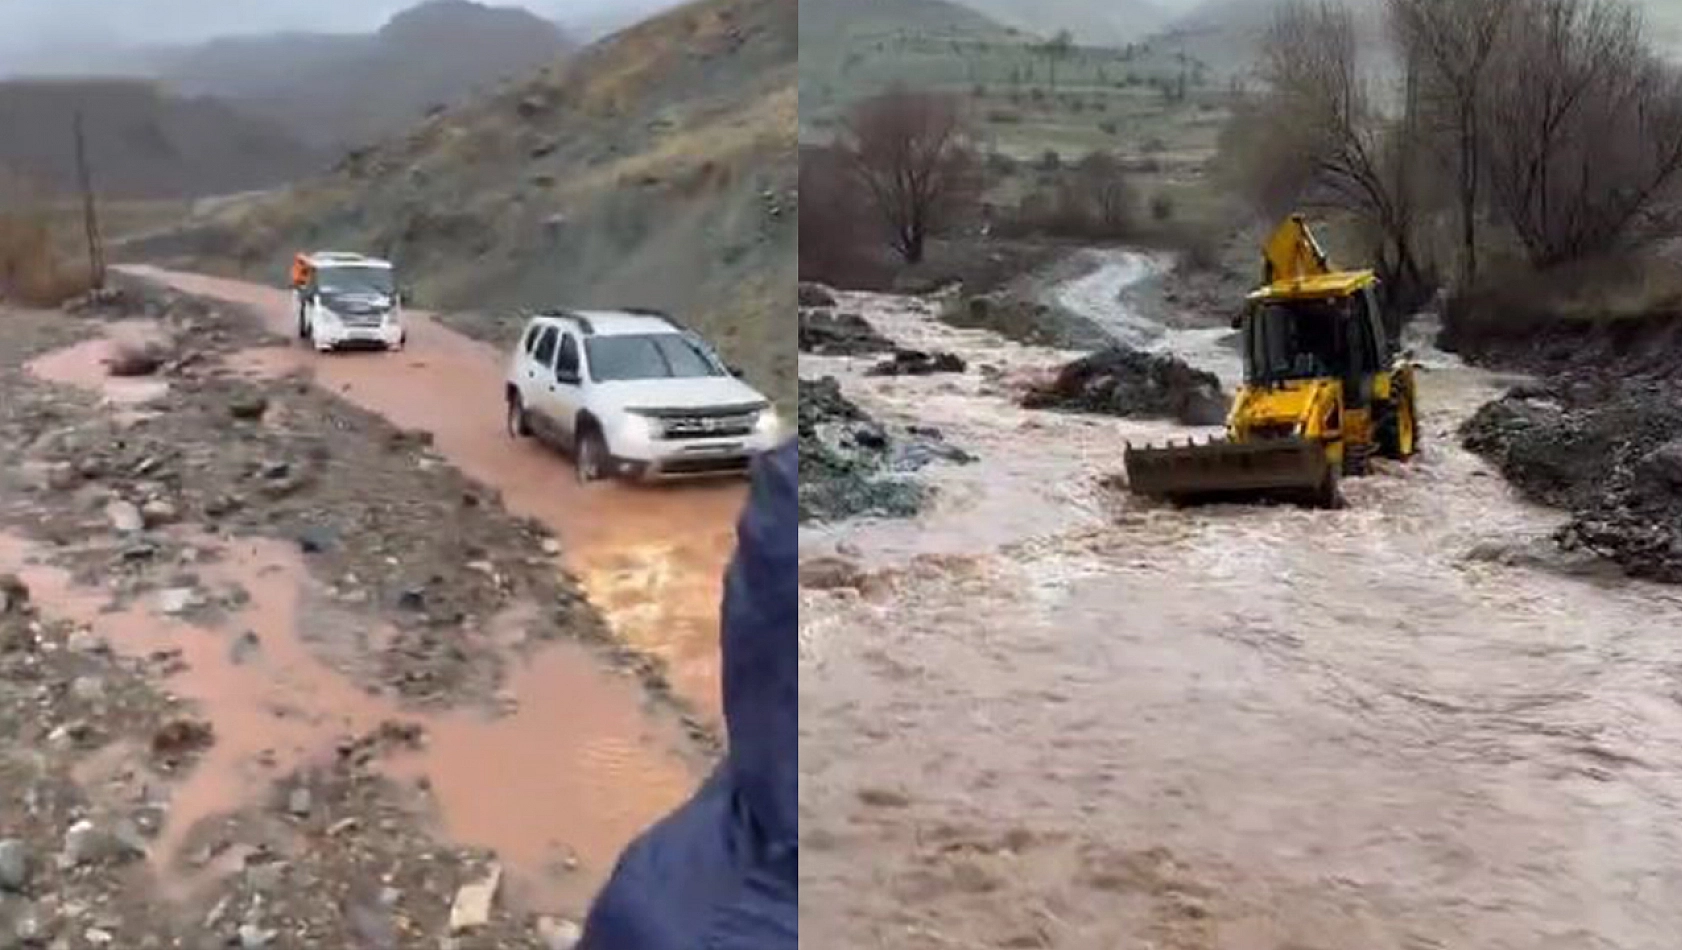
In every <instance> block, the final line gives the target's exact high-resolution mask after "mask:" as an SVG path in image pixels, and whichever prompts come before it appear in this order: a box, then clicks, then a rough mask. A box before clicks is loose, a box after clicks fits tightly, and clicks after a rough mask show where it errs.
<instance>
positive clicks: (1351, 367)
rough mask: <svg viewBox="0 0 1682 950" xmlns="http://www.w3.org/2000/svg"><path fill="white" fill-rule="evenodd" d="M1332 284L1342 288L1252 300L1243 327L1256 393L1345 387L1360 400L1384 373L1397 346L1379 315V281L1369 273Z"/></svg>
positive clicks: (1278, 291) (1285, 291) (1266, 294)
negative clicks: (1333, 382)
mask: <svg viewBox="0 0 1682 950" xmlns="http://www.w3.org/2000/svg"><path fill="white" fill-rule="evenodd" d="M1327 276H1328V277H1330V278H1341V280H1340V281H1339V282H1338V283H1337V284H1333V282H1332V281H1330V280H1326V281H1319V282H1316V283H1319V284H1325V285H1328V286H1304V285H1303V282H1300V281H1298V282H1292V283H1291V284H1289V285H1285V286H1283V287H1281V286H1280V285H1274V286H1272V287H1268V288H1264V289H1263V290H1261V291H1258V292H1257V293H1256V294H1253V295H1252V296H1251V298H1250V301H1249V306H1248V307H1247V308H1246V311H1245V313H1244V315H1243V318H1242V319H1241V320H1240V321H1239V322H1240V326H1241V329H1242V333H1243V348H1244V376H1245V380H1246V381H1247V382H1249V383H1250V384H1251V385H1254V386H1264V387H1266V386H1279V385H1284V384H1287V383H1291V382H1297V381H1307V380H1313V379H1342V380H1343V381H1344V382H1345V384H1346V389H1347V390H1350V391H1352V392H1356V395H1357V399H1359V398H1360V396H1359V393H1358V391H1359V390H1362V389H1365V388H1369V387H1370V380H1371V378H1372V377H1373V376H1374V375H1375V374H1377V373H1380V372H1382V371H1383V369H1384V368H1385V364H1386V362H1387V361H1388V359H1389V357H1390V355H1391V353H1390V350H1391V348H1392V346H1391V343H1390V342H1389V341H1388V340H1387V339H1386V337H1385V333H1384V325H1383V321H1382V320H1381V319H1380V317H1379V313H1378V307H1377V304H1376V295H1375V294H1374V292H1373V288H1374V286H1375V285H1376V281H1375V280H1373V279H1372V278H1371V277H1370V275H1366V274H1363V273H1354V274H1333V275H1327ZM1362 380H1368V381H1369V382H1368V384H1367V385H1365V386H1364V385H1363V384H1362V383H1361V381H1362Z"/></svg>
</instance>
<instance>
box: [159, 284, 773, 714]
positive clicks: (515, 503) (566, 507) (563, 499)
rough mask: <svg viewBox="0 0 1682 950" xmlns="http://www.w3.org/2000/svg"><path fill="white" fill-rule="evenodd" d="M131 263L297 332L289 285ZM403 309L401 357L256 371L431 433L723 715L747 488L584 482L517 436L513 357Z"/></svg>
mask: <svg viewBox="0 0 1682 950" xmlns="http://www.w3.org/2000/svg"><path fill="white" fill-rule="evenodd" d="M131 270H132V271H133V272H134V273H136V274H139V275H142V276H147V277H151V278H155V279H160V280H163V281H165V282H167V283H169V284H171V285H172V286H174V287H176V288H177V289H179V290H182V291H185V292H188V293H193V294H202V295H204V296H208V297H213V298H217V299H221V300H226V301H231V302H233V303H237V304H241V305H245V306H247V307H250V308H251V309H252V310H253V312H255V313H256V314H258V315H259V316H260V317H261V318H262V319H263V320H264V321H265V323H266V324H267V325H268V327H269V329H271V330H273V331H274V332H276V333H280V334H283V335H286V336H288V337H290V336H292V335H293V334H295V332H296V324H295V317H294V315H293V314H292V312H291V309H290V308H291V303H290V301H291V297H290V293H289V292H288V291H286V290H282V289H278V288H273V287H264V286H260V285H256V284H249V283H243V282H239V281H232V280H224V279H219V278H213V277H206V276H201V275H195V274H183V273H175V272H167V271H161V270H157V269H155V268H149V267H134V268H131ZM405 317H406V321H407V326H408V331H409V337H408V345H407V346H406V348H405V349H404V350H403V351H402V352H400V353H342V354H330V355H318V354H315V353H314V352H313V351H306V350H304V349H303V348H302V347H298V348H296V349H293V350H286V349H280V348H273V349H268V350H263V351H258V353H259V354H260V355H253V356H251V357H250V359H251V360H252V361H253V364H254V365H253V366H252V367H250V371H252V372H270V373H272V372H276V371H280V370H283V369H290V368H292V367H293V366H302V367H304V368H307V369H308V370H309V371H310V372H311V373H312V374H313V375H314V377H315V379H316V380H317V382H318V383H319V384H320V385H322V386H324V387H328V388H330V389H331V390H333V391H334V392H336V393H338V394H339V395H340V396H342V397H344V398H345V399H348V400H350V401H351V402H353V403H355V404H356V405H359V406H361V407H362V408H364V409H368V410H370V411H372V412H376V413H378V414H380V415H382V416H384V417H385V418H387V419H389V420H390V421H392V422H393V423H395V424H397V425H399V426H402V427H405V428H412V429H422V430H425V431H427V432H429V433H431V434H432V436H433V439H434V445H435V447H436V449H437V451H438V452H439V453H440V454H441V455H443V456H444V457H445V458H447V459H449V461H450V462H451V463H452V464H454V465H455V466H457V467H458V468H460V469H461V470H462V471H463V472H465V473H466V474H467V475H468V476H470V477H472V478H474V479H476V480H478V481H480V482H483V483H484V484H486V485H489V486H491V487H493V488H496V489H498V490H499V491H500V492H501V493H502V498H503V501H504V503H505V504H506V505H507V507H508V509H509V510H510V511H512V512H514V513H515V514H519V515H525V516H528V517H532V518H536V519H538V520H539V521H541V522H543V523H544V524H545V525H547V526H548V527H549V528H550V529H551V530H553V531H554V532H555V533H556V535H557V536H558V537H559V538H560V539H561V540H562V543H563V545H564V546H565V551H564V556H565V558H566V563H567V566H568V567H569V568H570V569H571V570H573V571H574V572H575V573H577V574H578V575H579V577H580V578H581V580H582V581H583V582H584V584H585V588H586V590H587V592H588V593H589V595H590V598H591V601H592V602H593V603H594V604H595V605H596V606H597V607H598V608H599V609H601V610H602V611H603V612H604V614H605V615H606V617H607V619H608V622H609V623H610V624H611V625H612V626H613V629H614V631H615V632H616V633H617V634H618V635H619V636H620V637H621V638H623V639H624V640H625V641H626V642H627V643H630V644H631V645H633V646H635V647H637V648H638V649H639V650H643V651H645V652H648V653H650V654H653V655H656V656H659V657H660V658H661V659H662V660H664V661H665V662H666V664H667V666H668V670H669V675H670V678H671V681H672V685H673V688H674V689H675V690H676V691H677V693H678V694H679V695H681V696H683V697H684V698H686V699H688V700H689V701H690V702H692V703H694V704H695V705H696V706H697V707H698V708H699V709H700V710H702V711H703V714H705V715H707V716H709V717H710V718H712V720H713V721H714V722H718V721H720V711H721V706H720V695H719V679H718V606H719V593H720V584H721V578H722V576H723V572H724V567H725V564H726V563H727V561H728V559H729V555H730V552H731V550H732V549H733V547H734V544H735V519H736V516H737V514H738V512H739V511H740V509H741V506H742V502H743V500H744V499H745V498H746V489H745V487H744V486H743V485H742V484H741V483H740V482H735V481H731V482H707V483H685V484H680V485H671V486H635V485H624V484H614V483H601V484H595V485H589V486H581V485H579V484H578V483H577V481H576V480H575V479H574V478H573V476H572V470H571V467H570V465H569V464H568V463H567V461H566V460H565V459H564V458H562V457H560V456H559V455H558V454H557V453H555V452H553V451H551V450H549V449H547V448H545V447H543V446H540V445H537V444H536V443H535V442H533V441H531V440H515V439H511V438H510V437H509V436H508V432H507V429H506V427H505V424H504V418H503V413H504V406H503V399H502V386H503V370H504V362H505V360H506V355H505V354H503V353H501V352H499V351H497V350H495V349H493V348H491V347H490V346H487V345H486V344H483V343H480V342H478V341H475V340H472V339H470V338H468V337H466V336H463V335H462V334H460V333H457V332H455V331H453V330H451V329H449V328H448V327H445V326H443V325H442V324H440V323H438V322H437V321H435V320H432V319H430V318H429V317H428V316H427V315H426V314H424V313H421V312H417V311H409V312H407V313H406V315H405ZM281 354H293V355H281ZM294 360H296V361H297V362H296V363H294V362H293V361H294ZM235 368H236V369H238V368H239V367H238V365H237V364H236V366H235Z"/></svg>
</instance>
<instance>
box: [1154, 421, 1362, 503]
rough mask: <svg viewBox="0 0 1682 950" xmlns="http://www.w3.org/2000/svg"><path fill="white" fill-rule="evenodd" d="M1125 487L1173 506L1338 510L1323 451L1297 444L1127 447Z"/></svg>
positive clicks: (1289, 441) (1263, 442)
mask: <svg viewBox="0 0 1682 950" xmlns="http://www.w3.org/2000/svg"><path fill="white" fill-rule="evenodd" d="M1125 460H1126V464H1127V486H1128V489H1129V490H1130V491H1132V493H1133V494H1135V495H1143V496H1146V497H1150V498H1162V499H1166V500H1168V501H1171V502H1173V503H1175V504H1181V505H1186V504H1198V503H1209V502H1222V501H1224V502H1246V501H1250V502H1254V501H1288V502H1295V503H1298V504H1310V505H1322V506H1328V507H1329V506H1333V505H1335V504H1337V478H1336V473H1335V472H1333V471H1332V466H1331V464H1330V462H1329V461H1327V459H1326V450H1325V449H1324V448H1323V447H1322V446H1320V445H1317V444H1315V443H1313V442H1307V441H1304V440H1302V439H1294V438H1293V439H1265V440H1261V441H1256V442H1229V441H1224V440H1223V441H1211V442H1204V443H1197V444H1191V443H1188V444H1186V445H1173V444H1169V445H1165V446H1145V447H1143V448H1133V447H1131V446H1129V447H1128V449H1127V452H1126V455H1125Z"/></svg>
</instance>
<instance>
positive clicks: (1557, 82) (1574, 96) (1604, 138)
mask: <svg viewBox="0 0 1682 950" xmlns="http://www.w3.org/2000/svg"><path fill="white" fill-rule="evenodd" d="M1492 70H1493V78H1494V79H1495V82H1494V83H1492V84H1491V88H1490V90H1489V91H1488V95H1487V99H1488V104H1487V106H1486V107H1485V108H1486V113H1487V116H1488V133H1489V135H1488V142H1487V144H1486V145H1485V146H1484V151H1485V158H1486V165H1487V169H1488V171H1487V178H1488V180H1489V183H1490V190H1491V192H1492V195H1493V198H1494V203H1495V205H1496V207H1497V208H1498V209H1499V210H1500V211H1501V212H1502V214H1503V216H1504V217H1505V218H1506V220H1507V222H1508V223H1509V224H1510V225H1511V227H1512V229H1513V232H1514V233H1515V235H1516V236H1517V238H1518V240H1519V241H1520V243H1522V244H1523V245H1524V248H1525V251H1526V253H1527V254H1528V256H1529V258H1530V261H1531V263H1532V264H1533V265H1534V266H1536V267H1540V268H1547V267H1552V266H1555V265H1558V264H1561V263H1566V262H1568V261H1571V260H1575V259H1577V258H1580V257H1583V256H1585V255H1589V254H1595V253H1601V252H1604V251H1606V250H1607V249H1609V248H1610V247H1611V246H1613V245H1615V244H1616V243H1618V242H1619V241H1621V240H1624V239H1626V238H1628V237H1630V236H1631V235H1632V232H1640V231H1642V230H1643V229H1644V228H1646V227H1647V226H1648V225H1650V224H1652V223H1654V219H1655V217H1656V216H1660V215H1662V214H1664V213H1665V212H1666V211H1667V210H1668V208H1667V206H1666V198H1667V197H1668V192H1667V189H1669V188H1671V187H1672V186H1674V185H1676V184H1677V183H1678V182H1679V181H1682V82H1679V80H1678V76H1677V73H1676V71H1675V69H1674V68H1673V67H1669V66H1666V65H1663V64H1661V63H1659V62H1658V61H1656V60H1655V59H1654V58H1653V56H1652V54H1651V53H1650V51H1649V50H1648V48H1647V46H1646V44H1645V42H1644V41H1643V39H1642V35H1641V26H1640V18H1639V16H1638V14H1637V13H1636V11H1635V10H1634V9H1633V8H1631V7H1630V6H1628V5H1627V4H1625V3H1623V2H1622V0H1530V3H1529V4H1528V7H1527V9H1526V15H1525V16H1523V17H1518V18H1515V19H1514V21H1513V22H1512V23H1511V24H1510V25H1509V28H1508V29H1507V30H1506V31H1505V33H1504V35H1503V37H1502V42H1501V45H1500V48H1499V51H1498V55H1497V56H1496V58H1495V60H1494V63H1493V65H1492Z"/></svg>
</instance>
